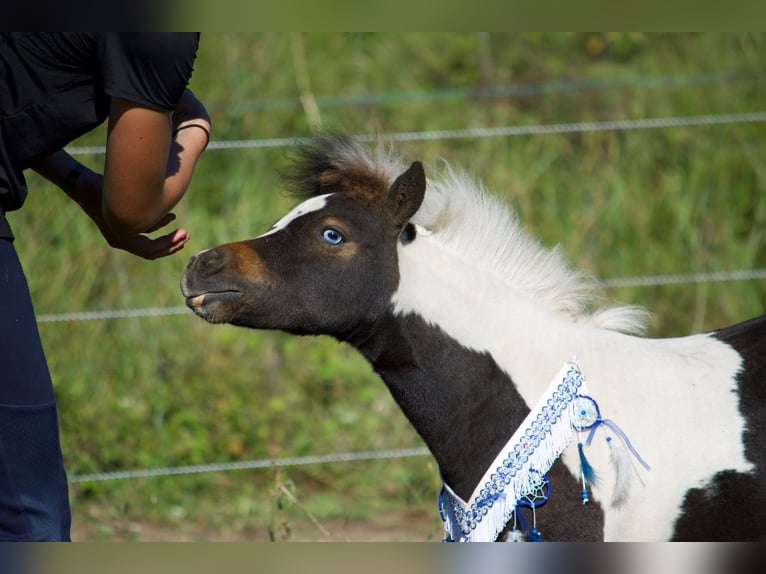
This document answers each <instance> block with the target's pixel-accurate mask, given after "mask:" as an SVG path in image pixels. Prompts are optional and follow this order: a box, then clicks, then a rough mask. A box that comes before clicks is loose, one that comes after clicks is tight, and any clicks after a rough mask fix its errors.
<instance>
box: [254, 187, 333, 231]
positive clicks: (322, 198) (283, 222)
mask: <svg viewBox="0 0 766 574" xmlns="http://www.w3.org/2000/svg"><path fill="white" fill-rule="evenodd" d="M331 195H332V193H326V194H324V195H317V196H316V197H312V198H311V199H307V200H306V201H304V202H303V203H301V204H300V205H297V206H296V207H294V208H293V210H292V211H290V212H289V213H288V214H287V215H285V216H284V217H283V218H282V219H280V220H279V221H277V222H276V223H275V224H274V225H272V226H271V229H269V230H268V231H267V232H266V233H264V234H262V235H259V236H258V237H266V236H267V235H271V234H272V233H276V232H277V231H281V230H282V229H284V228H285V227H287V226H288V225H290V224H291V223H292V222H293V221H295V220H296V219H298V218H299V217H301V216H302V215H306V214H307V213H312V212H315V211H319V210H320V209H323V208H324V207H325V206H326V205H327V198H329V197H330V196H331ZM256 239H257V238H256Z"/></svg>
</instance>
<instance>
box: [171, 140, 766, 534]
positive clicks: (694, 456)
mask: <svg viewBox="0 0 766 574" xmlns="http://www.w3.org/2000/svg"><path fill="white" fill-rule="evenodd" d="M288 184H289V186H290V187H291V188H292V189H293V190H294V191H297V192H299V193H300V194H302V196H303V201H302V202H301V203H300V204H299V205H298V206H297V207H295V208H294V209H293V210H292V211H291V212H289V213H288V214H287V215H285V216H284V217H283V218H282V219H280V220H279V221H278V222H277V223H276V224H275V225H274V226H272V227H271V229H269V230H268V231H266V233H264V234H262V235H260V236H258V237H256V238H254V239H250V240H247V241H239V242H235V243H228V244H225V245H221V246H218V247H214V248H212V249H208V250H205V251H202V252H200V253H198V254H197V255H195V256H194V257H192V259H191V261H190V262H189V265H188V267H187V269H186V271H185V273H184V275H183V278H182V281H181V288H182V292H183V295H184V297H185V298H186V303H187V305H188V306H189V307H190V308H191V309H192V310H193V311H194V312H195V313H196V314H197V315H199V316H201V317H203V318H204V319H206V320H207V321H209V322H211V323H230V324H233V325H240V326H243V327H249V328H254V329H279V330H283V331H286V332H288V333H293V334H298V335H303V334H310V335H318V334H326V335H331V336H333V337H335V338H336V339H338V340H339V341H344V342H347V343H349V344H351V345H353V346H354V347H355V348H356V349H358V350H359V352H361V353H362V355H363V356H364V357H365V358H366V359H367V360H368V361H369V362H370V363H371V364H372V366H373V367H374V369H375V371H376V372H377V373H378V374H379V375H380V377H381V378H382V379H383V381H384V382H385V384H386V385H387V387H388V389H389V390H390V392H391V394H392V396H393V398H394V399H395V401H396V402H397V403H398V405H399V406H400V408H401V409H402V411H403V412H404V414H405V415H406V416H407V418H408V419H409V421H410V422H411V423H412V424H413V426H414V427H415V429H416V430H417V431H418V433H419V434H420V436H421V437H422V438H423V440H424V442H425V443H426V445H427V446H428V448H429V449H430V451H431V452H432V454H433V456H434V458H435V460H436V461H437V463H438V465H439V469H440V471H441V476H442V480H443V481H444V490H443V492H442V496H441V497H440V508H441V511H442V515H443V518H444V520H445V530H446V533H447V539H451V540H494V539H527V540H535V539H541V538H544V539H545V540H564V541H581V540H630V541H650V540H763V539H766V469H765V468H764V463H765V462H766V432H764V431H766V428H764V427H766V382H764V379H766V316H762V317H759V318H756V319H752V320H750V321H748V322H745V323H742V324H739V325H735V326H732V327H727V328H723V329H720V330H718V331H715V332H711V333H705V334H697V335H691V336H688V337H681V338H675V339H650V338H645V337H642V336H641V335H640V333H641V332H642V326H643V320H644V313H643V312H642V311H641V310H640V309H636V308H634V307H620V306H618V307H609V308H602V309H599V310H597V311H596V312H590V311H588V309H589V308H590V306H591V305H592V303H593V302H594V300H595V299H594V292H595V288H596V287H597V286H596V285H595V284H594V283H593V281H592V280H589V279H588V278H587V276H586V275H585V274H583V273H581V272H579V271H577V270H575V269H572V268H571V266H569V265H568V264H567V262H566V261H565V260H564V259H563V257H562V256H561V255H560V253H559V252H558V251H557V250H555V249H554V250H547V249H545V248H543V247H542V246H540V244H539V243H538V242H536V241H534V240H532V239H531V238H530V237H529V236H528V235H527V234H526V233H525V232H524V230H523V229H522V228H521V226H520V224H519V222H518V221H517V220H516V218H515V217H514V216H513V215H512V214H511V212H510V211H509V210H508V209H507V208H506V207H505V206H504V205H503V204H502V203H501V202H500V201H499V200H498V199H496V198H495V197H494V196H492V195H490V194H488V193H487V192H485V191H484V190H483V188H482V186H481V185H480V184H478V183H476V182H475V181H474V180H473V179H472V178H471V177H469V176H468V175H467V174H465V173H464V172H462V171H460V170H458V169H455V168H452V167H450V166H446V167H445V168H444V169H443V171H442V173H440V174H438V175H437V176H436V177H433V178H429V179H426V176H425V173H424V169H423V166H422V165H421V164H420V163H419V162H415V163H412V164H411V165H409V166H408V165H407V164H405V163H403V161H402V160H401V159H400V158H398V157H397V156H395V155H394V154H393V153H391V151H390V150H386V149H384V148H383V147H378V148H376V149H375V150H368V149H367V148H366V147H365V146H364V145H363V144H362V143H360V142H359V141H357V140H355V139H353V138H349V137H345V136H339V135H332V136H326V137H320V138H317V139H316V140H314V141H313V142H312V143H310V144H307V145H305V146H303V147H301V148H300V149H299V150H298V159H297V161H296V163H295V166H294V171H293V172H292V175H291V176H290V177H289V178H288ZM596 475H597V476H598V478H596Z"/></svg>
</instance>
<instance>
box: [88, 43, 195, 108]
mask: <svg viewBox="0 0 766 574" xmlns="http://www.w3.org/2000/svg"><path fill="white" fill-rule="evenodd" d="M198 44H199V34H198V33H196V32H188V33H186V32H185V33H158V32H144V33H118V32H105V33H104V34H103V35H102V36H101V39H100V42H99V66H100V68H101V73H102V76H103V81H104V91H105V92H106V93H107V94H109V95H110V96H112V97H118V98H124V99H126V100H130V101H133V102H137V103H139V104H143V105H145V106H148V107H150V108H153V109H156V110H161V111H171V110H173V109H174V108H175V107H176V105H177V104H178V101H179V99H180V98H181V95H182V94H183V91H184V89H185V88H186V86H187V84H188V83H189V79H190V78H191V75H192V70H193V69H194V59H195V57H196V55H197V46H198Z"/></svg>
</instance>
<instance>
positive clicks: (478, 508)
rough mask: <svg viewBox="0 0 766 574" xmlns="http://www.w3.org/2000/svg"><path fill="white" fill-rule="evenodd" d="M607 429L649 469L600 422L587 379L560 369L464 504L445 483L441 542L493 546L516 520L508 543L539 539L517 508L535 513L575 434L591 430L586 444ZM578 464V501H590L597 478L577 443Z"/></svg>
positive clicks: (569, 366) (624, 441)
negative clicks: (598, 431) (550, 475)
mask: <svg viewBox="0 0 766 574" xmlns="http://www.w3.org/2000/svg"><path fill="white" fill-rule="evenodd" d="M600 425H604V426H607V427H608V428H609V429H610V430H611V431H612V432H613V433H614V434H616V435H617V436H618V437H619V438H620V439H621V443H619V444H618V443H617V442H616V441H613V440H612V437H611V436H607V442H608V443H609V445H610V447H614V448H620V449H621V450H623V451H625V449H627V451H629V452H630V453H632V454H633V456H634V457H635V458H636V459H637V460H638V462H639V463H641V464H642V466H644V468H646V469H647V470H649V466H648V465H647V464H646V463H645V462H644V461H643V459H641V457H640V456H639V455H638V453H637V452H636V450H635V449H634V448H633V446H632V445H631V444H630V441H629V440H628V438H627V436H626V435H625V433H623V432H622V430H621V429H620V428H619V427H617V425H616V424H615V423H614V422H612V421H610V420H608V419H603V418H601V413H600V410H599V408H598V404H597V403H596V401H595V400H594V399H593V398H591V397H590V394H589V392H588V388H587V385H586V382H585V376H584V375H583V374H582V372H581V371H580V368H579V366H578V365H577V363H576V362H574V361H572V362H569V363H566V364H564V366H563V367H562V368H561V370H560V371H559V372H558V373H557V374H556V376H555V377H554V378H553V380H552V381H551V383H550V385H549V386H548V388H547V390H546V391H545V393H544V394H543V396H542V398H541V399H540V400H539V401H538V402H537V404H536V405H535V407H534V408H533V409H532V410H531V412H530V413H529V415H527V417H526V418H525V419H524V421H523V422H522V424H521V425H520V426H519V427H518V429H517V430H516V432H515V433H514V434H513V436H512V437H511V439H510V440H509V441H508V443H507V444H506V446H505V447H504V448H503V450H502V451H501V452H500V454H498V455H497V457H496V458H495V460H494V461H493V463H492V464H491V465H490V467H489V469H488V470H487V472H486V473H485V474H484V476H483V477H482V479H481V480H480V481H479V483H478V486H477V487H476V489H475V490H474V492H473V494H472V495H471V498H470V499H469V500H468V501H464V500H462V499H461V498H460V497H459V496H458V495H457V494H455V493H454V492H453V491H452V489H451V488H450V487H449V486H448V485H447V484H444V486H443V488H442V492H441V494H440V496H439V512H440V514H441V517H442V520H443V521H444V530H445V534H446V537H445V540H446V541H457V542H491V541H494V540H495V539H496V538H497V536H498V534H499V533H500V532H501V531H502V530H503V529H504V528H505V526H506V524H507V523H509V522H510V521H511V519H513V520H514V524H515V525H516V526H518V523H521V524H522V530H521V531H519V530H517V528H514V531H513V532H512V534H513V536H512V539H515V540H525V539H526V540H530V541H539V540H542V535H541V534H540V532H539V531H537V529H536V527H535V524H534V522H533V524H532V526H531V528H527V527H526V524H524V518H523V516H522V514H521V512H519V507H521V506H527V507H530V508H532V511H533V516H534V511H535V508H536V507H538V506H541V505H542V504H544V503H545V502H546V501H547V500H548V495H549V494H550V483H549V482H548V479H547V477H546V476H545V473H546V472H548V470H549V469H550V467H551V466H552V465H553V463H554V462H555V461H556V459H558V457H559V456H560V455H561V453H562V452H564V450H565V449H566V447H567V446H568V445H569V443H570V441H571V439H572V436H573V434H574V431H578V433H579V431H584V430H590V433H589V435H588V439H587V441H586V444H590V442H591V441H592V439H593V434H594V432H595V430H596V429H597V428H598V427H599V426H600ZM578 451H579V453H580V463H581V479H582V492H581V496H582V501H583V504H585V503H587V502H588V486H589V485H590V484H592V483H593V482H595V473H594V472H593V469H592V467H591V466H590V464H589V463H588V461H587V459H586V458H585V455H584V453H583V445H582V442H580V443H578Z"/></svg>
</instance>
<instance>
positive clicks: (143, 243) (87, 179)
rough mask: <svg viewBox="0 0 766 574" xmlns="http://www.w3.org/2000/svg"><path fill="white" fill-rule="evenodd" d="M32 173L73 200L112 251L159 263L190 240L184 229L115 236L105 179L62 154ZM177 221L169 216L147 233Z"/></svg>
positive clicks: (44, 162)
mask: <svg viewBox="0 0 766 574" xmlns="http://www.w3.org/2000/svg"><path fill="white" fill-rule="evenodd" d="M33 169H34V170H35V171H36V172H37V173H39V174H40V175H42V176H43V177H45V178H46V179H48V180H50V181H51V182H52V183H54V184H55V185H57V186H59V187H61V188H62V189H63V190H64V191H65V192H66V194H67V195H68V196H69V197H70V198H71V199H73V200H74V201H76V202H77V204H78V205H79V206H80V207H81V208H82V210H83V211H84V212H85V213H86V214H87V215H88V216H89V217H90V218H91V219H92V220H93V222H94V223H95V224H96V226H97V227H98V229H99V231H101V234H102V235H103V236H104V239H105V240H106V242H107V243H108V244H109V245H110V246H111V247H114V248H116V249H122V250H125V251H128V252H129V253H132V254H134V255H137V256H139V257H143V258H144V259H157V258H159V257H165V256H166V255H171V254H173V253H175V252H176V251H179V250H180V249H182V248H183V246H184V244H185V243H186V242H187V241H188V240H189V232H188V231H186V230H185V229H176V230H174V231H172V232H171V233H168V234H166V235H162V236H160V237H155V238H150V237H147V236H146V235H142V234H138V235H129V236H124V235H118V234H116V233H114V232H113V231H112V229H111V228H110V227H109V226H108V225H107V224H106V222H105V221H104V217H103V214H102V207H101V205H102V187H103V181H104V178H103V176H102V175H101V174H98V173H96V172H94V171H91V170H90V169H88V168H87V167H85V166H84V165H82V164H81V163H79V162H77V161H76V160H75V159H74V158H73V157H72V156H70V155H69V154H68V153H66V152H65V151H63V150H61V151H58V152H56V153H54V154H52V155H50V156H48V157H47V158H45V159H44V160H42V161H40V162H38V163H37V164H35V165H34V166H33ZM174 219H175V215H174V214H172V213H169V214H168V215H166V216H165V217H164V218H163V219H161V220H160V221H159V222H158V223H157V225H156V227H155V228H154V229H147V230H146V232H147V233H151V232H153V231H156V230H158V229H160V228H162V227H164V226H166V225H168V224H170V223H171V222H172V221H173V220H174Z"/></svg>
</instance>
